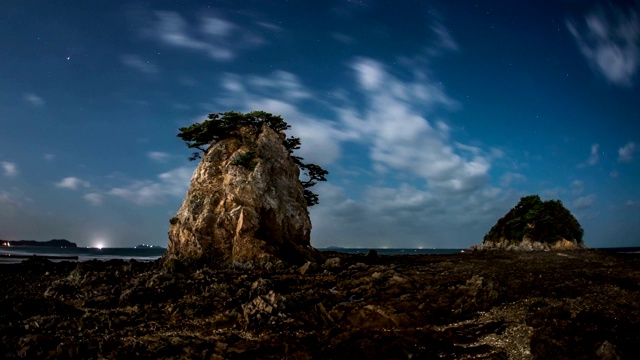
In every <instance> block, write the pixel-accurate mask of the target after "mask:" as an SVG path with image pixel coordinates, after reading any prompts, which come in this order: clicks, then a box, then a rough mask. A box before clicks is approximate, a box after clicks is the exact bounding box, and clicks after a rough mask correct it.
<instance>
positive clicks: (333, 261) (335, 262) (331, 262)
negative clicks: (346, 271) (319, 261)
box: [322, 257, 342, 270]
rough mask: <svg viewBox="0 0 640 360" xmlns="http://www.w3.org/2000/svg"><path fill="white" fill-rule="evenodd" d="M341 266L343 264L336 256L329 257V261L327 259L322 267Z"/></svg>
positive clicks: (328, 268) (329, 268) (331, 268)
mask: <svg viewBox="0 0 640 360" xmlns="http://www.w3.org/2000/svg"><path fill="white" fill-rule="evenodd" d="M341 266H342V264H341V261H340V258H338V257H334V258H329V259H327V261H325V262H324V264H323V265H322V268H324V269H325V270H337V269H340V267H341Z"/></svg>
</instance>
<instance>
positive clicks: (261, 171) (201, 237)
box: [163, 125, 322, 267]
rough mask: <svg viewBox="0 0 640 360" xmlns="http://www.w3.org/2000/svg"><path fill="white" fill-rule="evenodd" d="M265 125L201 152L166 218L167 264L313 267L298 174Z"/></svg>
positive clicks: (314, 255)
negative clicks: (186, 186)
mask: <svg viewBox="0 0 640 360" xmlns="http://www.w3.org/2000/svg"><path fill="white" fill-rule="evenodd" d="M283 140H284V134H282V133H280V134H278V133H276V132H275V131H274V130H272V129H271V128H270V127H268V126H267V125H262V127H261V128H255V127H251V126H245V127H242V128H240V129H238V130H236V131H235V132H234V134H233V136H230V137H228V138H226V139H223V140H220V141H218V142H216V143H213V144H211V146H210V147H209V148H208V149H207V150H206V152H205V153H204V154H203V156H202V161H201V162H200V164H199V165H198V167H197V168H196V170H195V172H194V174H193V177H192V179H191V188H190V189H189V191H188V192H187V197H186V199H185V200H184V202H183V203H182V206H181V207H180V210H178V213H177V214H176V216H175V217H174V218H172V219H171V221H170V223H171V226H170V229H169V244H168V247H167V252H166V254H165V256H164V259H163V261H164V264H165V265H167V264H172V263H174V260H176V259H177V260H179V261H180V262H181V263H187V264H194V263H195V264H207V265H209V266H214V267H229V266H233V267H270V266H274V265H276V266H277V265H280V264H283V263H288V264H303V263H305V262H307V261H312V262H315V261H317V260H319V259H320V258H321V257H322V255H321V254H320V252H319V251H317V250H316V249H314V248H313V247H311V245H310V232H311V220H310V218H309V214H308V212H307V205H306V202H305V199H304V196H303V188H302V185H301V184H300V181H299V173H300V170H299V169H298V167H297V166H296V164H295V163H294V162H293V160H292V159H291V157H290V155H289V153H288V151H287V150H286V149H285V147H284V146H283V144H282V142H283Z"/></svg>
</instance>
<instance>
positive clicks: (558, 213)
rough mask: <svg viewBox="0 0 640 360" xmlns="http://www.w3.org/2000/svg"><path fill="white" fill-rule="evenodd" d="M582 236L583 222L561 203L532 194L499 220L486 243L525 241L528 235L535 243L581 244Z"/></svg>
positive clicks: (486, 236)
mask: <svg viewBox="0 0 640 360" xmlns="http://www.w3.org/2000/svg"><path fill="white" fill-rule="evenodd" d="M583 235H584V230H583V229H582V227H581V226H580V223H578V220H576V218H575V217H574V216H573V215H572V214H571V212H570V211H569V210H567V209H566V208H565V207H564V206H563V205H562V201H560V200H547V201H542V200H540V197H539V196H538V195H529V196H525V197H523V198H521V199H520V202H518V204H517V205H516V206H515V207H514V208H513V209H511V210H510V211H509V212H508V213H507V214H506V215H505V216H503V217H502V218H501V219H500V220H498V222H497V223H496V224H495V225H494V226H493V227H492V228H491V230H490V231H489V232H488V233H487V234H486V235H485V237H484V240H485V241H487V240H488V241H498V240H500V239H501V238H504V239H509V240H522V239H523V238H524V237H525V236H528V237H529V238H531V240H533V241H539V242H543V243H552V242H555V241H557V240H559V239H560V238H564V239H567V240H575V241H576V242H577V243H578V244H581V243H582V236H583Z"/></svg>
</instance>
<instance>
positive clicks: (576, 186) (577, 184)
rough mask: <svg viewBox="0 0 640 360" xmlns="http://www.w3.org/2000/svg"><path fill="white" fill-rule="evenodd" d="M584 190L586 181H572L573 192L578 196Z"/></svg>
mask: <svg viewBox="0 0 640 360" xmlns="http://www.w3.org/2000/svg"><path fill="white" fill-rule="evenodd" d="M583 192H584V181H582V180H574V181H572V182H571V194H572V195H573V196H578V195H580V194H582V193H583Z"/></svg>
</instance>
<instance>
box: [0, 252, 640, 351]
mask: <svg viewBox="0 0 640 360" xmlns="http://www.w3.org/2000/svg"><path fill="white" fill-rule="evenodd" d="M325 255H326V258H327V259H329V260H327V263H326V264H324V266H311V265H310V264H305V265H302V266H300V267H298V268H288V269H284V268H283V269H280V270H272V271H265V270H240V269H210V268H202V269H187V268H184V269H167V268H166V267H163V266H161V265H159V264H158V263H140V262H136V261H129V262H126V261H108V262H99V261H89V262H83V263H73V262H60V263H51V262H49V261H46V260H39V259H30V260H28V261H25V262H23V263H22V264H6V265H2V266H0V272H1V277H0V286H1V287H2V289H3V292H2V295H0V309H1V310H0V337H1V338H2V342H0V356H3V357H4V358H50V359H64V358H109V359H119V358H133V357H136V358H184V359H187V358H188V359H282V358H289V359H353V358H355V357H358V358H362V359H365V358H366V359H409V358H411V359H433V358H443V359H633V358H636V357H635V356H636V354H637V353H638V344H639V343H640V291H639V290H640V255H639V254H609V253H604V252H598V251H572V252H567V253H562V252H516V253H508V252H505V253H500V252H491V253H484V252H474V253H464V254H454V255H419V256H408V255H403V256H376V257H367V256H364V255H346V254H339V253H328V254H325Z"/></svg>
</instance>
